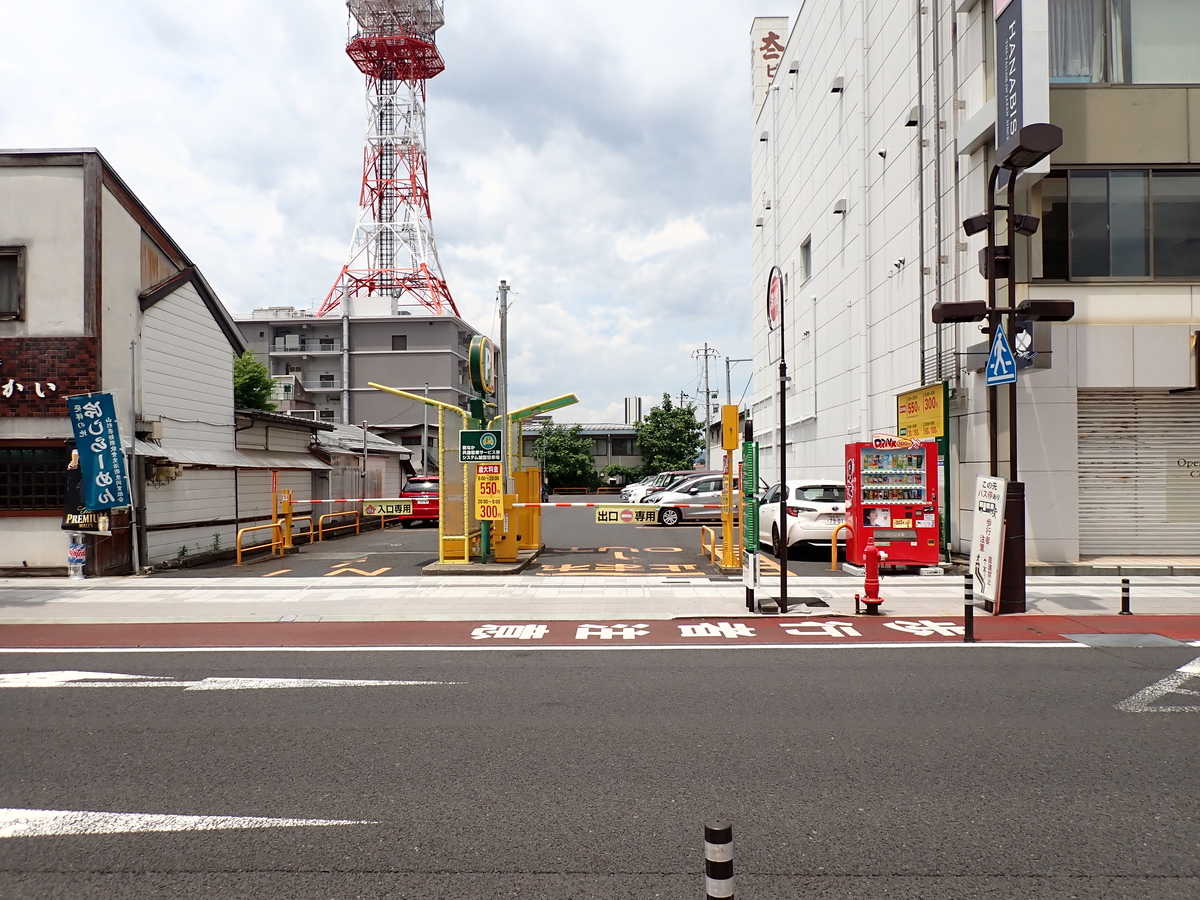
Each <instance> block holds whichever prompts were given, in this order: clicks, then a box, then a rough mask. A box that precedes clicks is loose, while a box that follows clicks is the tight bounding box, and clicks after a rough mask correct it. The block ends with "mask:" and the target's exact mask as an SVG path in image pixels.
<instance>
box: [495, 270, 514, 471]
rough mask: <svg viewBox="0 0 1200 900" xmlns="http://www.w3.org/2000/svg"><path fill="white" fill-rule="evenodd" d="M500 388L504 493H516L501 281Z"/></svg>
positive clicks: (504, 291) (502, 282) (505, 286)
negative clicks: (509, 423) (512, 466)
mask: <svg viewBox="0 0 1200 900" xmlns="http://www.w3.org/2000/svg"><path fill="white" fill-rule="evenodd" d="M497 382H498V387H499V391H498V393H499V396H498V397H497V398H496V399H497V400H499V401H500V402H499V406H500V410H499V412H500V427H501V428H502V429H503V438H502V439H501V441H500V447H501V450H500V471H501V473H503V477H504V493H506V494H511V493H514V488H513V484H512V478H511V473H510V471H509V470H510V468H511V467H510V465H509V463H510V462H511V461H512V447H509V446H507V444H508V438H509V435H508V282H507V281H506V280H505V279H503V278H501V279H500V377H499V378H498V379H497Z"/></svg>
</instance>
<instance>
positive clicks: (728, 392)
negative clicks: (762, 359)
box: [725, 356, 754, 406]
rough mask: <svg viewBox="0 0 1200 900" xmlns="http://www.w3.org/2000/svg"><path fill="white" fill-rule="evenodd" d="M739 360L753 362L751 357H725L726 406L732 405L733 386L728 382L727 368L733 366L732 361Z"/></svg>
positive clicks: (736, 361) (738, 361)
mask: <svg viewBox="0 0 1200 900" xmlns="http://www.w3.org/2000/svg"><path fill="white" fill-rule="evenodd" d="M740 362H754V360H752V359H730V358H729V357H728V356H727V357H725V405H726V406H733V388H732V386H731V384H730V380H729V370H730V369H731V368H732V367H733V364H734V363H740Z"/></svg>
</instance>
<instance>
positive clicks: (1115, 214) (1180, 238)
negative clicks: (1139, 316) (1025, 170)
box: [1042, 169, 1200, 281]
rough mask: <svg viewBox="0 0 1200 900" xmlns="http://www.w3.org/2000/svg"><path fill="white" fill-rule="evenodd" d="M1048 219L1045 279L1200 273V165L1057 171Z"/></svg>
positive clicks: (1048, 195)
mask: <svg viewBox="0 0 1200 900" xmlns="http://www.w3.org/2000/svg"><path fill="white" fill-rule="evenodd" d="M1042 218H1043V225H1042V277H1043V278H1048V279H1054V280H1060V281H1067V280H1080V279H1094V278H1113V279H1126V280H1144V279H1147V278H1156V279H1189V280H1196V279H1200V253H1197V249H1198V248H1200V171H1185V170H1169V169H1166V170H1162V169H1072V170H1070V171H1069V172H1053V173H1051V174H1050V175H1049V176H1047V177H1046V178H1045V179H1044V180H1043V182H1042Z"/></svg>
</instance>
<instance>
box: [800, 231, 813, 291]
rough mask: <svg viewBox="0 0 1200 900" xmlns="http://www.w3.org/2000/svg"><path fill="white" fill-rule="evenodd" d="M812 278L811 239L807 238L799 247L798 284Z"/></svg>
mask: <svg viewBox="0 0 1200 900" xmlns="http://www.w3.org/2000/svg"><path fill="white" fill-rule="evenodd" d="M811 277H812V238H811V237H807V238H805V239H804V243H803V244H801V245H800V283H801V284H803V283H804V282H806V281H808V279H809V278H811Z"/></svg>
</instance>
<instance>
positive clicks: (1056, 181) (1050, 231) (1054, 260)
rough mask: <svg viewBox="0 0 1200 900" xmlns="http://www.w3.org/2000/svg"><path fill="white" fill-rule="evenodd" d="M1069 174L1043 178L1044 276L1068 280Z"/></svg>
mask: <svg viewBox="0 0 1200 900" xmlns="http://www.w3.org/2000/svg"><path fill="white" fill-rule="evenodd" d="M1069 247H1070V241H1069V240H1068V230H1067V176H1066V174H1065V173H1059V174H1051V175H1048V176H1046V178H1044V179H1043V180H1042V277H1043V278H1056V279H1061V280H1063V281H1066V279H1067V278H1068V277H1069V276H1070V274H1071V267H1070V257H1069V255H1068V253H1069Z"/></svg>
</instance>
